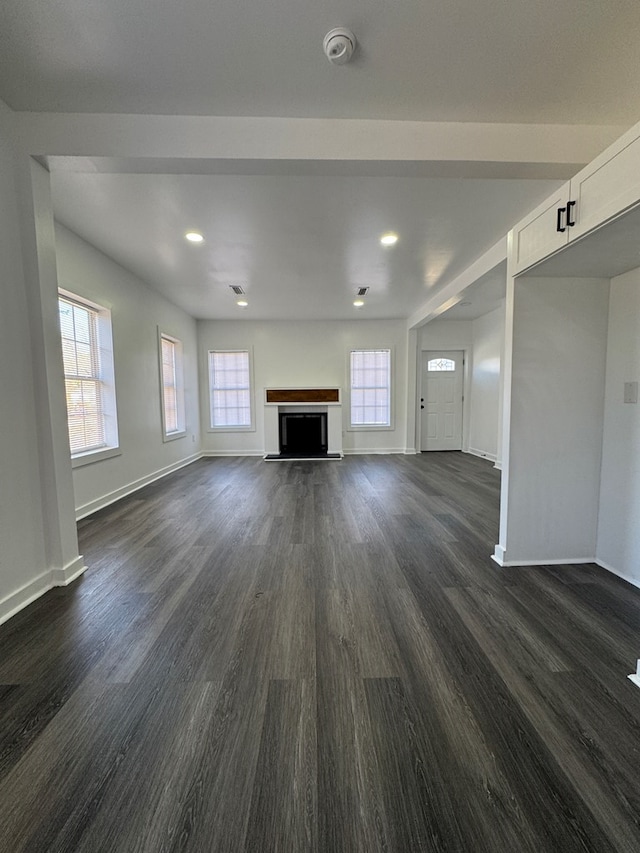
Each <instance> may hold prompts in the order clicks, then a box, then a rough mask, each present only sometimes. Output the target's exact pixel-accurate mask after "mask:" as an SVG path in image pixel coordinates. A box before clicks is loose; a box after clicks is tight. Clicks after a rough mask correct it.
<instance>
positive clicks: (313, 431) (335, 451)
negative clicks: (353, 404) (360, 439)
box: [264, 385, 343, 461]
mask: <svg viewBox="0 0 640 853" xmlns="http://www.w3.org/2000/svg"><path fill="white" fill-rule="evenodd" d="M342 428H343V427H342V400H341V392H340V389H339V388H335V387H331V388H330V387H327V386H323V387H315V388H310V387H306V388H300V387H297V388H287V387H283V386H281V385H280V386H276V387H272V388H265V391H264V446H265V456H264V458H265V459H267V460H269V461H276V460H278V459H306V458H311V459H342Z"/></svg>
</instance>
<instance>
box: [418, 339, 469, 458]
mask: <svg viewBox="0 0 640 853" xmlns="http://www.w3.org/2000/svg"><path fill="white" fill-rule="evenodd" d="M463 375H464V353H462V352H458V351H455V352H423V353H422V385H421V387H422V392H421V399H420V407H421V408H420V415H421V418H420V421H421V427H420V432H421V445H420V449H421V450H462V388H463Z"/></svg>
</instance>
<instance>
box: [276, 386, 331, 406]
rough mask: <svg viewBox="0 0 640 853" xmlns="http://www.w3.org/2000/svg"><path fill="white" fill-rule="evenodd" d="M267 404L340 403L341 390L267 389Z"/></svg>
mask: <svg viewBox="0 0 640 853" xmlns="http://www.w3.org/2000/svg"><path fill="white" fill-rule="evenodd" d="M265 402H266V403H271V404H280V405H287V404H291V403H294V404H295V403H333V404H336V403H340V389H339V388H266V389H265Z"/></svg>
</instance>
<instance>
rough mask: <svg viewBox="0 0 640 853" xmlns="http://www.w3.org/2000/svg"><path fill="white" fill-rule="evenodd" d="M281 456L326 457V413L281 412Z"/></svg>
mask: <svg viewBox="0 0 640 853" xmlns="http://www.w3.org/2000/svg"><path fill="white" fill-rule="evenodd" d="M279 421H280V423H279V427H280V429H279V433H280V455H281V456H326V455H327V449H328V443H327V413H326V412H281V413H280V418H279Z"/></svg>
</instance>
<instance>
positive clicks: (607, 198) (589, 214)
mask: <svg viewBox="0 0 640 853" xmlns="http://www.w3.org/2000/svg"><path fill="white" fill-rule="evenodd" d="M570 198H571V199H573V200H575V203H576V204H575V211H576V215H575V221H576V224H575V227H573V228H571V229H570V232H571V233H570V235H569V239H570V240H574V239H575V238H576V237H580V236H582V234H586V233H587V231H591V229H592V228H595V227H596V226H598V225H601V224H602V223H603V222H606V220H607V219H611V218H612V217H613V216H616V215H617V214H618V213H622V211H624V210H626V209H627V208H629V207H632V206H633V205H635V204H637V203H638V201H640V125H635V126H634V127H632V128H631V130H629V131H628V132H627V133H625V134H624V136H621V137H620V139H618V140H617V141H616V142H614V143H613V145H610V146H609V147H608V148H607V149H606V150H605V151H603V152H602V154H599V155H598V156H597V157H596V159H595V160H593V161H592V162H591V163H589V165H588V166H585V168H584V169H582V170H581V171H580V172H578V174H577V175H576V176H575V177H574V178H572V179H571V195H570Z"/></svg>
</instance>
